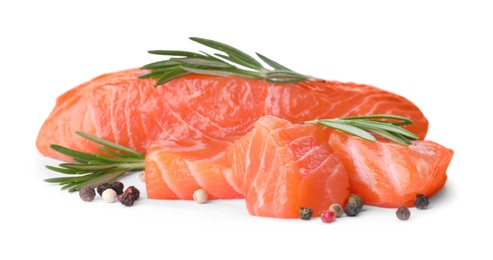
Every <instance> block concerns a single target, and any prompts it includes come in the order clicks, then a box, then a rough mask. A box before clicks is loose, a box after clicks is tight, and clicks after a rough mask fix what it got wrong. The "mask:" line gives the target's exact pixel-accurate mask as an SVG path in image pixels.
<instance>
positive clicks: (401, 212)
mask: <svg viewBox="0 0 493 260" xmlns="http://www.w3.org/2000/svg"><path fill="white" fill-rule="evenodd" d="M395 214H396V215H397V218H398V219H400V220H408V219H409V217H410V216H411V212H410V211H409V209H408V208H406V207H400V208H398V209H397V211H396V212H395Z"/></svg>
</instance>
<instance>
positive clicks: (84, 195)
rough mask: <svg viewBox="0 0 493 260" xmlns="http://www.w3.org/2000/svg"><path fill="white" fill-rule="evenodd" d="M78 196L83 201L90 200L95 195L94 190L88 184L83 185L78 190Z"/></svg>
mask: <svg viewBox="0 0 493 260" xmlns="http://www.w3.org/2000/svg"><path fill="white" fill-rule="evenodd" d="M79 196H80V198H81V199H82V200H83V201H92V200H93V199H94V197H95V196H96V192H95V191H94V189H93V188H92V187H90V186H84V187H82V188H81V189H80V191H79Z"/></svg>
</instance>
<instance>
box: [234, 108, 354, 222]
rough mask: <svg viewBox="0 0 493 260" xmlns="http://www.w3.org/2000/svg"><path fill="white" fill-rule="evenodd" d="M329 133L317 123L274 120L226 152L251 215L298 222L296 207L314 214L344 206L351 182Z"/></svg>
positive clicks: (267, 119)
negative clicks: (329, 141) (307, 209)
mask: <svg viewBox="0 0 493 260" xmlns="http://www.w3.org/2000/svg"><path fill="white" fill-rule="evenodd" d="M329 136H330V134H329V132H328V131H326V128H324V127H323V126H318V125H304V124H291V123H290V122H288V121H286V120H283V119H280V118H276V117H273V116H265V117H262V118H260V119H259V120H258V121H257V122H256V123H255V124H254V128H253V129H252V130H251V131H250V132H249V133H247V134H246V135H245V136H243V137H241V138H239V139H238V140H236V141H235V142H234V145H233V146H231V147H230V148H229V149H228V156H229V158H230V162H231V164H232V168H233V174H234V176H235V177H234V178H233V179H234V180H236V183H235V185H234V186H235V187H236V189H238V190H239V191H240V193H242V194H243V195H244V197H245V202H246V205H247V209H248V212H249V213H250V214H251V215H254V216H262V217H275V218H297V217H299V212H300V208H301V207H304V208H311V209H312V210H313V214H314V216H320V214H321V213H322V212H323V211H324V210H327V209H328V208H329V206H330V205H331V204H333V203H338V204H340V205H344V204H345V203H346V200H347V198H348V197H349V180H348V175H347V172H346V168H345V167H344V165H343V164H342V161H341V160H340V159H339V157H337V155H336V154H335V153H334V152H333V150H332V148H331V147H330V146H329V143H328V140H329Z"/></svg>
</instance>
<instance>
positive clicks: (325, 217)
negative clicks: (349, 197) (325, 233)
mask: <svg viewBox="0 0 493 260" xmlns="http://www.w3.org/2000/svg"><path fill="white" fill-rule="evenodd" d="M321 218H322V221H323V222H324V223H330V222H334V221H335V220H336V213H335V212H334V211H332V210H326V211H324V212H322V216H321Z"/></svg>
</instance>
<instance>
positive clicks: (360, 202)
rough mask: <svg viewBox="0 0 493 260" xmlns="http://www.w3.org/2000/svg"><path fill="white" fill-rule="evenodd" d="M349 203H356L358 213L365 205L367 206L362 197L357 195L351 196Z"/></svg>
mask: <svg viewBox="0 0 493 260" xmlns="http://www.w3.org/2000/svg"><path fill="white" fill-rule="evenodd" d="M348 203H356V205H357V206H358V211H359V210H361V208H363V205H364V204H365V202H364V201H363V199H361V197H360V196H358V195H356V194H351V196H349V199H348Z"/></svg>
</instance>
